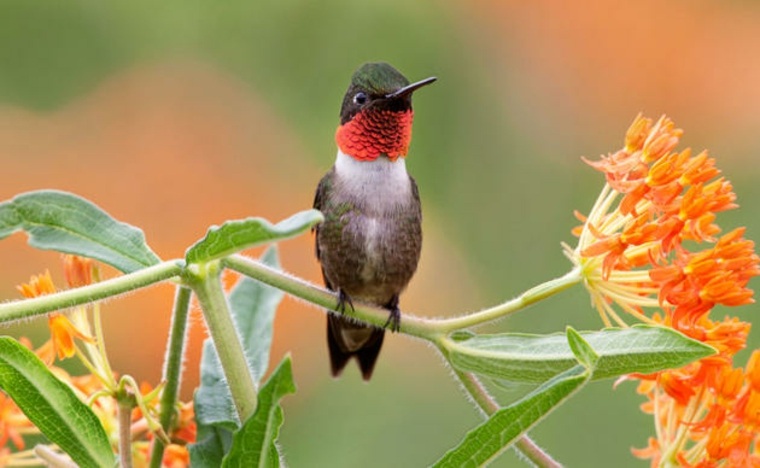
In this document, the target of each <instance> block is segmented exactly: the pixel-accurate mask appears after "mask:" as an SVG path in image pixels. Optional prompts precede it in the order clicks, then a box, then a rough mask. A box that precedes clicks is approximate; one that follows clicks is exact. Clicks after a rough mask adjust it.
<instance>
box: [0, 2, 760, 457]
mask: <svg viewBox="0 0 760 468" xmlns="http://www.w3.org/2000/svg"><path fill="white" fill-rule="evenodd" d="M758 26H760V4H756V3H752V2H740V1H736V2H721V3H718V2H708V1H690V2H687V1H667V2H655V1H651V0H647V1H641V2H630V3H619V4H618V3H617V2H550V1H538V2H516V1H508V2H487V1H476V2H463V1H459V2H457V1H450V2H445V3H443V4H439V3H437V2H432V1H423V0H418V1H414V2H401V1H400V0H396V1H391V2H380V1H373V2H368V3H367V4H365V5H358V4H354V3H343V2H327V3H325V4H320V5H317V4H313V3H311V2H307V1H303V0H302V1H295V2H281V3H271V4H269V3H262V4H259V3H256V4H254V3H247V2H242V1H233V2H229V3H225V4H224V5H211V4H209V5H200V4H194V5H187V4H186V3H185V2H179V1H173V2H167V3H164V4H162V5H161V6H160V7H155V6H154V5H153V4H152V3H148V2H146V1H137V2H129V3H127V2H116V3H113V4H109V5H94V4H89V3H83V2H74V3H70V4H49V5H47V6H46V7H43V6H41V5H36V6H35V5H31V4H28V3H27V2H24V1H21V0H13V1H9V2H4V3H3V5H2V6H0V63H3V64H4V65H3V67H2V69H1V70H0V158H2V162H3V168H4V170H3V178H2V180H3V182H2V186H0V199H2V200H4V199H7V198H10V197H12V196H13V195H14V194H17V193H20V192H23V191H27V190H34V189H41V188H57V189H63V190H69V191H72V192H75V193H77V194H79V195H82V196H84V197H86V198H88V199H90V200H92V201H93V202H95V203H96V204H98V205H99V206H100V207H102V208H103V209H105V210H106V211H107V212H109V213H110V214H111V215H113V216H114V217H116V218H117V219H119V220H121V221H125V222H128V223H130V224H133V225H135V226H138V227H141V228H142V229H143V230H144V231H145V234H146V236H147V240H148V243H149V244H150V246H151V247H152V248H153V249H154V251H156V252H157V253H158V255H159V256H161V257H162V258H164V259H170V258H176V257H180V256H182V255H183V253H184V250H185V249H186V248H187V247H188V246H189V245H190V244H192V243H193V242H194V241H195V240H197V239H198V238H200V237H202V236H203V235H204V233H205V231H206V229H207V228H208V226H210V225H212V224H220V223H222V222H224V221H225V220H228V219H236V218H244V217H247V216H263V217H266V218H268V219H270V220H272V221H277V220H280V219H283V218H286V217H288V216H289V215H290V214H292V213H294V212H296V211H300V210H302V209H306V208H309V207H310V206H311V203H312V200H313V193H314V189H315V187H316V184H317V182H318V180H319V178H320V177H321V175H322V173H324V172H325V171H326V170H327V169H328V168H329V167H330V165H331V164H332V161H333V158H334V154H335V148H334V143H333V140H332V138H333V133H334V129H335V126H336V125H337V123H338V118H337V114H338V110H339V105H340V101H341V99H342V95H343V92H344V91H345V87H346V86H347V84H348V79H349V77H350V74H351V73H352V71H353V70H354V69H355V68H356V67H357V66H358V65H359V64H361V63H362V62H364V61H368V60H378V59H380V60H387V61H389V62H391V63H392V64H394V65H396V66H397V67H398V68H399V69H400V70H401V71H402V72H404V73H405V74H406V75H407V76H408V77H409V78H410V79H412V80H415V79H421V78H424V77H426V76H430V75H436V76H438V77H439V80H440V81H439V82H438V83H436V84H435V86H431V87H430V88H429V89H425V90H424V91H422V92H420V93H419V94H417V95H415V112H416V122H415V138H414V141H413V143H412V147H411V151H410V156H409V160H408V164H409V168H410V172H412V174H413V175H414V176H415V177H416V179H417V181H418V184H419V185H420V190H421V195H422V199H423V209H424V214H425V220H424V223H425V224H424V231H425V244H424V248H423V257H422V260H421V264H420V270H419V271H418V273H417V275H416V277H415V278H414V280H413V281H412V283H411V284H410V287H409V290H408V292H407V293H406V294H405V295H404V296H403V297H402V304H401V305H402V309H403V310H405V311H407V312H411V313H415V314H422V315H429V316H450V315H453V314H457V313H462V312H464V311H466V310H473V309H478V308H482V307H486V306H488V305H491V304H494V303H496V302H499V301H502V300H505V299H508V298H510V297H512V296H514V295H516V294H518V293H519V292H520V291H522V290H524V289H525V288H527V287H530V286H532V285H534V284H536V283H539V282H541V281H544V280H547V279H550V278H552V277H554V276H558V275H561V274H562V273H564V272H565V271H566V270H567V269H568V268H569V267H570V265H569V264H568V263H567V262H566V260H565V259H564V258H563V257H562V255H561V250H560V248H559V242H561V241H566V242H572V237H571V236H570V235H569V230H570V228H571V227H572V226H574V224H575V220H574V218H573V216H572V212H573V210H574V209H578V210H580V211H588V209H589V207H590V205H591V203H592V202H593V200H594V199H595V197H596V193H597V192H598V190H599V189H600V188H601V186H602V184H603V180H602V179H601V178H600V177H599V176H598V175H597V174H596V173H594V171H592V170H591V169H590V168H588V167H586V166H585V165H584V164H582V163H581V161H580V156H581V155H586V156H589V157H595V156H597V155H598V154H600V153H606V152H608V151H612V150H615V149H617V148H618V147H619V146H620V145H621V143H622V138H623V135H624V132H625V130H626V128H627V126H628V124H629V123H630V122H631V120H632V119H633V117H634V116H635V115H636V114H637V113H638V112H639V111H643V112H644V113H645V114H646V115H649V116H651V117H658V116H659V115H660V114H661V113H667V114H668V115H670V116H671V117H672V118H673V119H674V120H675V121H676V124H677V125H679V126H680V127H681V128H683V129H684V130H685V137H684V139H683V142H684V145H683V146H692V147H694V148H695V149H697V150H701V149H702V148H705V147H706V148H709V149H710V151H711V154H712V155H713V156H714V157H716V158H717V161H718V166H719V167H720V168H721V169H723V171H724V173H725V175H726V176H727V177H728V178H729V179H731V180H732V181H733V182H734V185H735V190H736V192H737V194H738V196H739V200H738V201H739V203H740V205H742V208H741V209H740V210H737V211H735V212H731V213H726V214H725V215H722V216H721V217H720V218H719V222H720V223H721V224H722V225H723V226H724V228H725V230H730V229H731V228H733V227H735V226H738V225H747V226H748V227H749V230H748V236H749V237H750V238H756V237H757V232H758V229H760V199H759V197H760V189H759V188H758V180H760V169H759V167H760V166H759V165H758V162H759V161H760V159H758V150H759V149H760V140H758V130H759V129H760V114H759V113H758V110H759V109H760V87H759V86H758V85H757V83H760V59H758V57H760V27H758ZM253 253H254V254H256V253H260V251H254V252H253ZM280 254H281V263H282V265H283V267H284V268H285V269H286V270H287V271H289V272H292V273H294V274H296V275H298V276H302V277H305V278H307V279H310V280H312V281H316V282H318V281H319V280H320V276H319V269H318V265H317V263H316V260H315V258H314V255H313V238H312V236H311V235H304V236H301V237H299V238H297V239H295V240H290V241H286V242H284V243H282V244H281V245H280ZM0 259H2V261H3V264H4V265H6V267H5V268H3V269H2V270H0V298H2V299H4V300H10V299H15V298H17V297H18V294H17V292H16V291H15V287H14V286H15V285H16V284H18V283H21V282H24V281H26V280H28V278H29V276H30V275H32V274H35V273H40V272H42V271H44V269H45V268H49V269H50V270H51V272H53V274H54V278H56V279H57V283H58V284H59V285H62V284H63V276H62V271H61V269H60V267H59V260H58V256H57V254H55V253H52V252H38V251H34V250H33V249H31V248H29V247H27V246H26V245H25V239H24V236H23V235H15V236H13V237H11V238H9V239H6V240H3V241H2V242H0ZM111 274H115V273H113V272H111ZM755 284H756V283H755ZM172 297H173V291H172V288H171V287H170V286H168V285H162V286H159V287H156V288H153V289H151V290H147V291H139V292H136V293H134V294H131V295H129V296H128V297H126V298H123V299H118V300H112V301H109V302H108V303H107V304H106V305H105V306H104V310H106V315H105V322H106V327H107V329H106V340H107V344H108V347H109V353H110V354H111V358H112V360H113V365H114V367H115V368H116V369H118V371H119V372H121V373H129V374H132V375H134V376H135V377H136V378H138V379H139V380H149V381H151V382H153V383H156V382H157V381H158V380H159V378H160V375H161V366H162V361H163V357H164V351H165V350H164V346H165V340H166V337H167V333H168V332H167V327H168V323H169V319H170V309H171V301H172ZM744 309H745V310H741V311H730V312H731V313H732V314H739V315H740V316H741V317H742V318H744V319H747V320H751V318H752V317H753V316H754V315H755V314H756V313H757V311H758V308H757V307H754V306H753V307H745V308H744ZM42 322H43V321H37V322H34V323H32V324H26V323H25V324H22V325H15V326H13V327H12V328H10V329H9V331H8V332H9V333H11V334H13V335H16V336H18V335H21V334H25V335H31V336H34V337H35V339H36V340H37V341H36V343H40V342H41V341H42V340H43V339H45V333H46V331H45V329H44V323H42ZM324 322H325V319H324V317H323V313H322V312H320V311H319V310H317V309H314V308H311V307H309V306H306V305H305V304H303V303H299V302H295V301H293V300H291V299H288V298H286V299H285V301H284V303H283V305H282V307H281V309H280V310H279V312H278V315H277V320H276V324H275V338H274V344H273V352H272V362H276V361H278V360H279V359H280V358H281V356H282V355H284V354H285V353H286V352H290V353H291V354H292V355H293V358H294V371H295V378H296V383H297V385H298V388H299V391H298V393H297V394H296V395H295V396H293V397H289V398H288V400H286V402H285V412H286V423H285V426H284V428H283V434H282V440H281V442H282V445H283V447H284V451H285V454H286V459H288V460H289V461H290V462H291V464H292V465H293V466H353V465H356V464H359V463H361V464H363V465H365V466H388V465H393V466H419V465H423V464H429V463H431V462H433V461H434V460H436V459H437V458H438V457H439V456H440V455H441V454H442V453H443V452H444V451H445V450H446V449H448V448H450V447H451V446H453V445H454V444H455V443H456V442H457V441H458V440H460V438H461V437H462V436H463V434H464V433H465V432H466V431H467V430H468V429H470V428H472V427H474V425H475V424H477V422H478V420H479V416H478V413H477V412H476V411H475V410H474V409H473V408H472V407H471V406H470V405H469V403H467V402H466V400H465V399H464V398H463V397H462V395H461V393H460V391H459V389H458V388H457V387H456V385H455V384H454V383H453V382H452V380H451V379H450V377H449V370H448V369H446V368H445V366H444V365H443V364H442V362H443V361H442V360H441V359H439V358H438V357H437V356H436V355H435V351H434V350H432V349H430V348H429V347H426V346H421V345H420V343H419V342H415V341H411V340H408V339H406V338H405V337H400V336H395V335H394V336H391V337H390V338H389V339H388V340H387V342H386V344H385V347H384V348H385V349H384V351H383V356H382V358H381V360H380V363H379V366H378V369H377V371H376V373H375V376H374V378H373V380H372V382H371V383H370V384H369V385H364V384H362V383H361V382H360V378H359V374H358V372H357V371H356V369H353V368H351V369H349V370H348V371H347V372H346V373H345V375H344V376H343V377H342V378H341V379H339V380H333V379H332V378H330V377H329V372H328V363H327V351H326V346H325V343H324V328H325V323H324ZM568 323H570V324H572V325H574V326H576V327H580V328H599V327H600V326H601V324H600V323H599V320H598V318H597V316H596V313H595V312H594V311H593V310H592V309H591V308H590V307H589V305H588V298H587V296H585V295H584V293H583V291H582V290H580V289H577V290H573V291H570V292H568V293H565V294H563V295H562V296H560V297H557V298H553V299H552V300H549V301H547V303H546V304H541V305H539V306H536V307H534V308H532V309H530V310H528V311H526V312H523V313H521V314H518V316H516V317H514V318H510V319H509V320H505V321H503V322H501V323H499V324H497V325H495V326H493V327H490V328H489V330H499V331H507V330H510V331H526V332H540V333H548V332H552V331H560V330H563V329H564V326H565V325H566V324H568ZM40 325H41V326H40ZM204 337H205V332H204V329H203V325H202V318H201V316H200V314H199V313H196V314H195V315H194V318H193V327H192V331H191V338H190V348H189V351H188V357H187V360H186V365H185V367H186V373H185V378H184V383H183V390H182V391H183V397H184V398H186V399H187V398H191V396H192V391H193V388H194V387H195V386H196V385H197V383H198V372H197V367H198V358H199V354H200V344H201V341H202V339H203V338H204ZM751 343H752V344H753V346H754V347H757V345H758V343H760V339H758V338H757V334H753V335H752V337H751ZM504 397H505V398H504V399H503V400H502V401H508V397H509V392H507V393H506V395H504ZM639 402H640V401H639V399H638V398H637V397H636V395H635V393H634V391H633V389H632V388H629V387H626V386H622V387H621V388H618V389H617V390H616V391H614V392H613V391H612V389H611V385H610V382H600V383H595V384H594V385H591V386H590V387H589V388H588V390H585V391H584V392H583V394H582V395H580V396H579V397H578V398H575V399H574V400H573V401H572V402H571V403H570V404H568V405H566V406H564V407H562V408H561V409H560V410H559V411H557V412H556V413H554V414H553V415H552V416H551V417H550V418H548V420H547V421H546V422H545V423H542V425H541V426H539V427H538V428H537V429H536V430H535V431H534V436H535V437H536V439H537V440H538V442H539V443H540V444H541V445H543V446H545V447H546V448H547V449H548V450H549V451H550V452H551V453H553V454H555V455H556V456H557V457H558V458H559V459H560V460H561V461H563V462H564V463H567V464H568V465H580V466H609V462H608V461H609V460H615V461H616V465H619V466H628V465H631V466H633V465H634V464H635V463H636V462H635V460H633V459H632V457H631V456H630V455H629V452H628V450H629V448H630V447H631V446H643V445H644V444H645V440H646V437H647V435H648V434H650V433H651V431H652V425H651V421H650V420H649V419H648V418H647V417H646V416H644V415H642V414H640V413H639V412H638V409H637V405H638V403H639ZM579 415H583V416H582V418H581V417H579ZM579 421H582V422H579ZM579 425H580V426H579ZM391 449H393V450H391ZM513 463H516V458H514V456H512V455H508V456H505V457H502V459H500V460H499V461H498V462H497V463H496V464H497V465H501V464H503V465H510V464H513Z"/></svg>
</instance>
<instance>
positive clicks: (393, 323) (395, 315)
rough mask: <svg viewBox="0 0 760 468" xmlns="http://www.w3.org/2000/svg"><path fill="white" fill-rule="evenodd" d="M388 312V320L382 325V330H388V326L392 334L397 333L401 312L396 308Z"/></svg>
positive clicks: (399, 327) (399, 326)
mask: <svg viewBox="0 0 760 468" xmlns="http://www.w3.org/2000/svg"><path fill="white" fill-rule="evenodd" d="M388 312H389V315H388V320H387V321H386V322H385V325H383V328H388V325H390V327H391V331H392V332H398V331H399V330H400V329H401V310H399V308H398V306H396V307H393V308H391V309H388Z"/></svg>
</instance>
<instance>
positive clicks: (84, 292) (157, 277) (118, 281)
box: [0, 260, 183, 323]
mask: <svg viewBox="0 0 760 468" xmlns="http://www.w3.org/2000/svg"><path fill="white" fill-rule="evenodd" d="M182 269H183V263H182V262H181V261H179V260H171V261H168V262H162V263H159V264H157V265H153V266H150V267H147V268H144V269H142V270H137V271H135V272H133V273H129V274H126V275H122V276H118V277H116V278H111V279H108V280H105V281H101V282H99V283H93V284H90V285H87V286H82V287H80V288H75V289H68V290H66V291H60V292H57V293H55V294H48V295H45V296H39V297H35V298H31V299H23V300H19V301H13V302H6V303H3V304H0V323H9V322H12V321H14V320H21V319H28V318H32V317H36V316H38V315H42V314H44V313H47V312H52V311H54V310H60V309H66V308H69V307H74V306H78V305H81V304H87V303H90V302H95V301H98V300H100V299H105V298H110V297H114V296H118V295H119V294H124V293H126V292H129V291H133V290H135V289H139V288H142V287H145V286H148V285H150V284H153V283H158V282H160V281H164V280H167V279H169V278H172V277H174V276H178V275H179V274H180V273H181V272H182Z"/></svg>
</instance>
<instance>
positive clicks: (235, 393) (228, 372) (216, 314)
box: [185, 261, 256, 422]
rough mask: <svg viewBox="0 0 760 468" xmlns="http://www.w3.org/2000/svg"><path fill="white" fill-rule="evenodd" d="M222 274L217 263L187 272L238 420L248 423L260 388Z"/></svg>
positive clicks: (199, 266) (193, 266)
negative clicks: (232, 310) (241, 338)
mask: <svg viewBox="0 0 760 468" xmlns="http://www.w3.org/2000/svg"><path fill="white" fill-rule="evenodd" d="M219 273H220V268H219V262H217V261H214V262H209V263H205V264H202V265H191V266H190V268H189V269H188V270H187V271H186V275H185V276H186V277H185V279H186V281H187V283H188V285H189V286H190V287H192V288H193V291H194V292H195V295H196V296H197V297H198V302H199V303H200V305H201V309H203V317H204V318H205V320H206V326H207V328H208V330H209V333H210V334H211V340H212V341H213V342H214V348H215V349H216V352H217V354H218V355H219V360H220V361H221V363H222V370H223V371H224V377H225V378H226V380H227V385H229V387H230V393H231V394H232V400H233V402H234V403H235V408H236V409H237V413H238V417H239V418H240V421H241V422H245V421H246V420H247V419H248V418H249V417H251V415H253V411H254V410H255V409H256V388H255V387H254V383H253V376H252V375H251V371H250V369H249V368H248V363H247V362H246V360H245V352H244V351H243V345H242V344H241V343H240V337H239V336H238V334H237V330H236V329H235V324H234V322H233V320H232V315H231V314H230V310H229V307H228V305H227V298H226V297H225V296H224V291H223V290H222V283H221V281H220V280H219Z"/></svg>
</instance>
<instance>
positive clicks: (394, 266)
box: [314, 62, 436, 380]
mask: <svg viewBox="0 0 760 468" xmlns="http://www.w3.org/2000/svg"><path fill="white" fill-rule="evenodd" d="M435 80H436V78H435V77H430V78H427V79H424V80H421V81H417V82H415V83H410V82H409V80H407V79H406V77H404V75H402V74H401V73H400V72H399V71H398V70H396V69H395V68H393V67H392V66H391V65H389V64H387V63H384V62H376V63H365V64H364V65H362V66H361V67H359V69H357V70H356V71H355V72H354V74H353V75H352V76H351V83H350V84H349V86H348V90H347V91H346V94H345V96H344V97H343V104H342V105H341V108H340V125H339V126H338V129H337V130H336V132H335V142H336V143H337V146H338V154H337V157H336V159H335V164H334V165H333V167H332V168H331V169H330V171H329V172H328V173H327V174H326V175H325V176H324V177H323V178H322V180H321V181H320V182H319V185H318V187H317V193H316V196H315V198H314V208H316V209H318V210H320V211H321V212H322V213H323V214H324V221H323V222H322V223H321V224H319V225H318V226H317V227H316V229H315V231H316V253H317V259H318V260H319V262H320V264H321V267H322V276H323V278H324V282H325V286H326V287H327V288H328V289H329V290H331V291H335V292H336V293H337V294H338V303H337V306H336V309H337V310H338V311H339V312H340V314H336V313H334V312H330V313H328V316H327V344H328V348H329V351H330V363H331V368H332V375H333V376H334V377H337V376H339V375H340V374H341V372H342V371H343V368H344V367H345V366H346V363H347V362H348V361H349V360H350V359H351V358H352V357H354V358H356V360H357V362H358V364H359V368H360V370H361V373H362V377H363V378H364V380H369V379H370V377H371V376H372V370H373V369H374V367H375V362H376V361H377V357H378V355H379V353H380V348H381V347H382V344H383V337H384V336H385V328H388V326H389V325H390V328H391V330H392V331H398V330H399V327H400V324H401V310H400V309H399V295H400V294H401V292H402V291H403V290H404V289H405V288H406V286H407V284H408V283H409V280H411V278H412V276H413V275H414V272H415V270H416V269H417V263H418V262H419V259H420V250H421V248H422V210H421V205H420V196H419V192H418V190H417V183H416V182H415V181H414V179H413V178H412V177H411V176H410V175H409V174H408V173H407V171H406V161H405V159H404V158H405V157H406V154H407V150H408V149H409V143H410V141H411V138H412V120H413V115H414V114H413V111H412V93H414V92H415V91H416V90H418V89H420V88H422V87H423V86H426V85H429V84H430V83H432V82H434V81H435ZM354 300H356V301H360V302H364V303H367V304H372V305H375V306H378V307H382V308H385V309H387V310H388V314H389V315H388V321H387V322H386V323H385V326H384V327H383V328H378V327H375V326H373V325H365V324H361V323H358V322H356V321H354V320H352V319H350V318H348V317H347V316H346V315H345V312H346V305H348V306H350V307H351V308H352V309H353V301H354Z"/></svg>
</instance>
